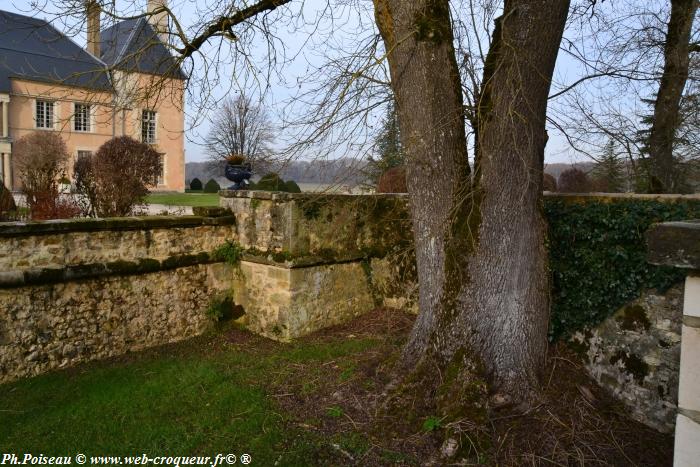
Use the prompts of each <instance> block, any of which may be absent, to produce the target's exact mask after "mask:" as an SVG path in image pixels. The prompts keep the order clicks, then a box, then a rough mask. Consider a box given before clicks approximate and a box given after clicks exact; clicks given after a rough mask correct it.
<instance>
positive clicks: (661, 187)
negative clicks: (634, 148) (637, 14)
mask: <svg viewBox="0 0 700 467" xmlns="http://www.w3.org/2000/svg"><path fill="white" fill-rule="evenodd" d="M698 3H699V2H698V0H671V18H670V20H669V22H668V32H667V33H666V43H665V45H664V61H665V63H664V71H663V74H662V75H661V83H660V84H659V91H658V94H657V95H656V101H655V103H654V117H653V121H652V125H651V132H650V134H649V144H648V147H649V158H650V161H651V175H652V177H653V178H652V183H651V187H652V190H653V191H661V192H664V193H674V192H675V191H677V190H678V188H679V187H678V179H677V175H678V173H677V170H675V169H676V167H675V164H674V160H673V143H674V140H675V136H676V130H677V129H678V124H679V122H680V120H679V111H680V105H681V97H682V96H683V89H684V88H685V83H686V81H687V80H688V62H689V57H688V55H689V52H690V45H689V42H690V33H691V29H692V26H693V19H694V18H695V12H696V11H697V9H698Z"/></svg>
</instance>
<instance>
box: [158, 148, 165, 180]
mask: <svg viewBox="0 0 700 467" xmlns="http://www.w3.org/2000/svg"><path fill="white" fill-rule="evenodd" d="M158 185H165V154H161V155H160V174H159V175H158Z"/></svg>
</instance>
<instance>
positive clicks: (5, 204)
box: [0, 182, 17, 221]
mask: <svg viewBox="0 0 700 467" xmlns="http://www.w3.org/2000/svg"><path fill="white" fill-rule="evenodd" d="M15 211H17V205H15V200H14V198H13V197H12V193H11V192H10V190H8V189H7V188H5V185H4V184H3V183H2V182H0V221H4V220H9V219H10V218H11V216H12V215H13V213H14V212H15Z"/></svg>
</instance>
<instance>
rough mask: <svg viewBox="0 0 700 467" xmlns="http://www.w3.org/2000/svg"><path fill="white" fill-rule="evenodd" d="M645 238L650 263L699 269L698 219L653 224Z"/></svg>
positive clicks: (699, 229) (699, 227) (699, 220)
mask: <svg viewBox="0 0 700 467" xmlns="http://www.w3.org/2000/svg"><path fill="white" fill-rule="evenodd" d="M646 239H647V245H648V251H649V253H648V261H649V262H650V263H651V264H656V265H659V266H673V267H677V268H683V269H693V270H700V219H698V220H688V221H680V222H662V223H660V224H655V225H653V226H651V228H649V230H648V231H647V233H646Z"/></svg>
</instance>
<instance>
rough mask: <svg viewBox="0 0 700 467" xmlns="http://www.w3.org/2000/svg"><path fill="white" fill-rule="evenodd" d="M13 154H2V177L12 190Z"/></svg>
mask: <svg viewBox="0 0 700 467" xmlns="http://www.w3.org/2000/svg"><path fill="white" fill-rule="evenodd" d="M11 158H12V154H7V153H5V154H3V155H2V178H3V180H2V181H3V183H4V184H5V186H6V187H7V188H8V189H10V190H12V188H13V187H12V159H11Z"/></svg>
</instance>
